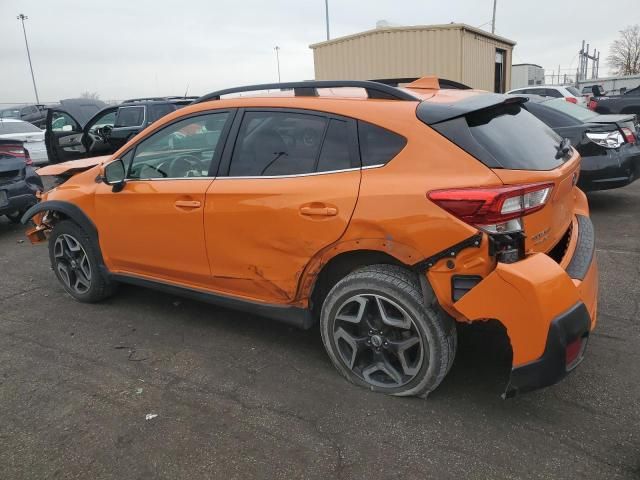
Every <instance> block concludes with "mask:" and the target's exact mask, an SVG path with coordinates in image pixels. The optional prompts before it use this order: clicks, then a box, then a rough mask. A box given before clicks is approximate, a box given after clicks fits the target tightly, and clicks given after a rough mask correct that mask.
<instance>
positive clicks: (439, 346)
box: [320, 265, 457, 397]
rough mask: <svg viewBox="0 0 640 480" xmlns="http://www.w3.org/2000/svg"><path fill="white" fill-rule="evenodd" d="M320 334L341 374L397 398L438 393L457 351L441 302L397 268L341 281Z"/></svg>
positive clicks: (359, 273) (327, 303) (356, 274)
mask: <svg viewBox="0 0 640 480" xmlns="http://www.w3.org/2000/svg"><path fill="white" fill-rule="evenodd" d="M428 300H429V299H428ZM320 329H321V333H322V341H323V343H324V346H325V348H326V350H327V353H328V354H329V357H330V358H331V361H332V362H333V364H334V365H335V367H336V368H337V369H338V370H339V371H340V372H341V373H342V375H344V376H345V377H346V378H347V379H348V380H349V381H351V382H352V383H355V384H356V385H360V386H362V387H365V388H368V389H370V390H373V391H377V392H383V393H387V394H390V395H398V396H408V395H415V396H421V397H425V396H426V395H427V394H428V393H429V392H431V391H433V390H434V389H435V388H436V387H437V386H438V385H439V384H440V382H441V381H442V380H443V379H444V377H445V375H446V374H447V372H448V371H449V368H450V367H451V365H452V363H453V358H454V356H455V350H456V346H457V338H456V329H455V322H454V320H453V319H452V318H451V317H449V316H448V315H447V314H446V313H445V312H444V311H443V310H442V309H440V307H439V306H438V305H437V302H435V301H433V300H431V301H427V302H426V303H425V298H424V295H423V293H422V290H421V288H420V284H419V282H418V278H417V276H416V274H415V273H413V272H411V271H409V270H407V269H404V268H402V267H398V266H394V265H373V266H370V267H365V268H362V269H360V270H356V271H355V272H353V273H351V274H349V275H347V276H346V277H345V278H343V279H342V280H340V281H339V282H338V283H337V284H336V285H335V286H334V287H333V288H332V289H331V291H330V292H329V294H328V295H327V298H326V299H325V301H324V304H323V306H322V313H321V318H320Z"/></svg>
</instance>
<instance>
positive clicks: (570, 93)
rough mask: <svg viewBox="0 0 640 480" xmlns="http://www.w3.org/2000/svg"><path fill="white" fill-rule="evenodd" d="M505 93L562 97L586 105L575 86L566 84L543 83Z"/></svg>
mask: <svg viewBox="0 0 640 480" xmlns="http://www.w3.org/2000/svg"><path fill="white" fill-rule="evenodd" d="M507 93H513V94H518V95H522V94H524V95H539V96H541V97H552V98H564V99H565V100H566V101H567V102H571V103H575V104H577V105H584V106H586V104H587V102H586V100H585V98H584V97H583V96H582V94H581V93H580V92H579V91H578V89H577V88H575V87H572V86H570V85H569V86H568V85H544V86H539V87H525V88H516V89H514V90H510V91H509V92H507Z"/></svg>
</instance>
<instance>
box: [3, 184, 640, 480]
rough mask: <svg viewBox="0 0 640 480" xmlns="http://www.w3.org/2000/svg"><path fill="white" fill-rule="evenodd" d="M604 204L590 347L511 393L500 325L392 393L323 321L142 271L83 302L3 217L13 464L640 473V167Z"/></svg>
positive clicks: (359, 473) (113, 473)
mask: <svg viewBox="0 0 640 480" xmlns="http://www.w3.org/2000/svg"><path fill="white" fill-rule="evenodd" d="M590 204H591V208H592V215H593V220H594V223H595V226H596V234H597V255H598V259H599V264H600V307H599V318H598V322H599V323H598V327H597V329H596V330H595V332H594V333H593V335H592V338H591V341H590V343H589V346H588V351H587V356H586V359H585V360H584V362H583V363H582V365H581V366H580V367H579V368H578V369H577V370H576V371H575V372H574V373H573V374H571V375H570V376H569V377H568V378H566V379H565V380H564V381H562V382H561V383H560V384H558V385H556V386H553V387H550V388H547V389H544V390H540V391H537V392H532V393H529V394H526V395H522V396H520V397H516V398H515V399H512V400H506V401H505V400H502V399H501V398H500V394H501V393H502V391H503V390H504V387H505V385H506V382H507V378H508V373H509V365H508V360H509V358H508V350H507V348H506V347H505V346H504V345H503V344H501V343H500V342H496V341H493V340H492V339H493V337H492V335H491V333H492V332H491V331H489V330H488V329H486V328H466V329H464V330H463V331H462V332H461V336H460V345H459V350H458V357H457V358H456V362H455V364H454V366H453V368H452V370H451V372H450V374H449V376H448V377H447V378H446V379H445V381H444V382H443V383H442V385H441V386H440V387H439V388H438V390H437V391H436V392H434V393H433V394H432V395H431V396H430V397H429V398H428V399H427V400H420V399H415V398H393V397H387V396H383V395H380V394H374V393H371V392H368V391H366V390H363V389H360V388H357V387H355V386H353V385H351V384H349V383H347V382H346V381H345V380H343V379H342V377H340V375H339V374H338V373H337V372H336V371H335V370H334V369H333V367H332V365H331V363H330V361H329V359H328V357H327V356H326V355H325V353H324V350H323V347H322V343H321V341H320V338H319V332H318V330H317V329H312V330H310V331H299V330H295V329H293V328H290V327H287V326H285V325H281V324H278V323H274V322H272V321H269V320H266V319H263V318H259V317H255V316H250V315H247V314H244V313H239V312H235V311H231V310H225V309H221V308H216V307H212V306H210V305H207V304H202V303H198V302H195V301H190V300H185V299H182V298H179V297H173V296H170V295H166V294H163V293H158V292H154V291H151V290H146V289H143V288H138V287H132V286H125V287H122V288H121V289H120V291H119V293H118V294H117V295H116V296H114V297H113V298H111V299H109V300H108V301H105V302H103V303H101V304H95V305H87V304H80V303H77V302H75V301H74V300H73V299H71V297H69V296H68V295H66V294H65V293H64V291H63V289H62V288H61V287H60V286H59V285H58V282H57V281H56V279H55V277H54V274H53V272H52V271H51V270H50V268H49V261H48V256H47V248H46V246H44V245H39V246H32V245H30V244H29V242H28V240H26V238H25V237H24V236H23V230H24V228H23V227H21V226H15V225H11V224H9V223H8V222H7V221H6V220H5V219H4V218H2V219H0V478H2V479H45V478H46V479H58V478H60V479H62V478H64V479H75V478H78V479H101V478H114V479H178V478H180V479H183V478H184V479H198V478H212V479H254V478H256V479H334V478H335V479H339V478H343V479H351V478H357V479H360V478H362V479H365V478H366V479H378V478H380V479H403V480H408V479H420V480H423V479H429V478H434V479H466V478H470V479H565V478H566V479H577V478H581V479H607V480H612V479H638V478H640V401H639V400H640V325H639V323H640V319H639V315H640V182H637V183H636V184H634V185H631V186H629V187H626V188H623V189H619V190H612V191H609V192H601V193H597V194H593V195H591V196H590ZM158 234H159V235H161V231H158Z"/></svg>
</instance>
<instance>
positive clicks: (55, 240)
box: [49, 220, 115, 302]
mask: <svg viewBox="0 0 640 480" xmlns="http://www.w3.org/2000/svg"><path fill="white" fill-rule="evenodd" d="M97 248H98V247H97V246H95V245H94V244H93V242H92V241H91V239H90V238H89V236H88V235H87V233H86V232H85V231H84V230H83V229H82V228H81V227H80V226H78V225H77V224H76V223H74V222H72V221H70V220H63V221H61V222H60V223H58V224H56V225H55V227H54V228H53V232H52V233H51V236H50V237H49V258H50V260H51V267H52V268H53V271H54V272H55V274H56V277H58V280H59V281H60V283H61V284H62V286H63V287H64V289H65V290H66V291H67V293H69V294H70V295H71V296H72V297H73V298H75V299H76V300H78V301H80V302H97V301H100V300H102V299H104V298H106V297H108V296H110V295H111V294H112V293H113V290H114V288H115V284H114V282H113V281H110V280H109V279H108V278H105V275H104V274H103V272H102V271H101V269H100V266H101V264H100V257H99V255H98V251H97Z"/></svg>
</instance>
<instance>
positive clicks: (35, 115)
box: [0, 105, 47, 127]
mask: <svg viewBox="0 0 640 480" xmlns="http://www.w3.org/2000/svg"><path fill="white" fill-rule="evenodd" d="M0 117H2V118H15V119H18V120H24V121H25V122H29V123H32V124H33V125H35V126H37V127H42V126H44V122H45V120H46V119H47V107H46V106H45V105H24V106H21V107H12V108H5V109H4V110H2V113H1V114H0Z"/></svg>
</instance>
